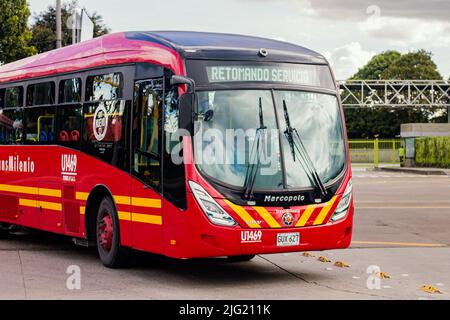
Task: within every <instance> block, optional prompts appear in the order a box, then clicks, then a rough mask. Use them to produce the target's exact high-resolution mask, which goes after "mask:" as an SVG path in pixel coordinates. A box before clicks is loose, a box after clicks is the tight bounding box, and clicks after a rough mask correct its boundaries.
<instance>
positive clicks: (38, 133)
mask: <svg viewBox="0 0 450 320" xmlns="http://www.w3.org/2000/svg"><path fill="white" fill-rule="evenodd" d="M24 113H25V142H26V143H27V144H53V143H55V140H56V139H55V113H56V108H54V107H37V108H36V107H34V108H25V109H24Z"/></svg>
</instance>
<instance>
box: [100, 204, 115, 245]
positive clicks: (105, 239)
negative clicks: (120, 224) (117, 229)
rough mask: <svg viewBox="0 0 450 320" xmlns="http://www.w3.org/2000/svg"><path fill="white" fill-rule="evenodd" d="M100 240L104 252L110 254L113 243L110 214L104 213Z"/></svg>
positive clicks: (101, 221)
mask: <svg viewBox="0 0 450 320" xmlns="http://www.w3.org/2000/svg"><path fill="white" fill-rule="evenodd" d="M98 233H99V234H98V239H99V242H100V246H101V247H102V248H103V250H105V251H107V252H109V251H110V250H111V247H112V242H113V235H114V230H113V223H112V218H111V215H110V214H109V213H108V212H105V213H103V217H102V218H101V220H100V223H99V229H98Z"/></svg>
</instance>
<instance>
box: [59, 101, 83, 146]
mask: <svg viewBox="0 0 450 320" xmlns="http://www.w3.org/2000/svg"><path fill="white" fill-rule="evenodd" d="M56 141H57V142H58V144H60V145H63V146H66V147H69V148H73V149H79V148H80V141H81V106H79V105H78V106H76V105H75V106H73V105H72V106H59V108H58V130H57V134H56Z"/></svg>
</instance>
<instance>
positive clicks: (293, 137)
mask: <svg viewBox="0 0 450 320" xmlns="http://www.w3.org/2000/svg"><path fill="white" fill-rule="evenodd" d="M283 109H284V119H285V122H286V131H285V132H284V135H285V136H286V139H287V140H288V142H289V145H290V147H291V152H292V157H293V158H294V162H295V159H296V151H297V152H298V153H299V154H300V157H301V158H303V161H304V163H305V167H306V169H307V170H308V171H309V176H310V179H311V180H312V182H314V184H315V185H316V187H317V188H318V189H319V191H320V193H321V194H322V196H323V197H325V196H326V195H327V189H326V188H325V186H324V185H323V183H322V180H320V177H319V174H318V173H317V170H316V168H315V167H314V163H313V162H312V160H311V158H310V156H309V154H308V151H307V150H306V148H305V145H304V144H303V140H302V138H301V137H300V134H299V133H298V131H297V129H296V128H292V126H291V120H290V117H289V111H288V108H287V104H286V100H283Z"/></svg>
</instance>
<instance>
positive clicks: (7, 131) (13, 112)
mask: <svg viewBox="0 0 450 320" xmlns="http://www.w3.org/2000/svg"><path fill="white" fill-rule="evenodd" d="M22 140H23V109H22V108H16V109H3V110H0V143H1V144H21V143H22Z"/></svg>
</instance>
